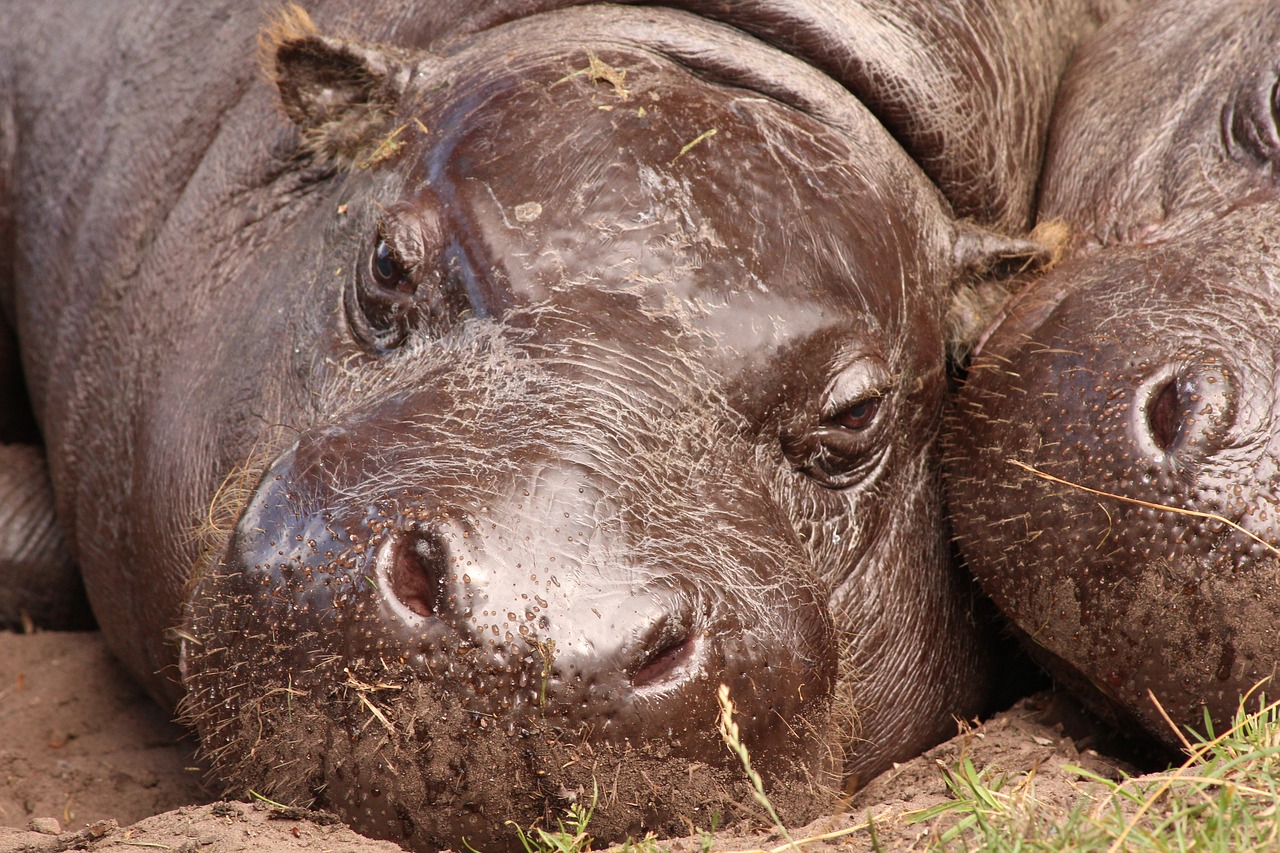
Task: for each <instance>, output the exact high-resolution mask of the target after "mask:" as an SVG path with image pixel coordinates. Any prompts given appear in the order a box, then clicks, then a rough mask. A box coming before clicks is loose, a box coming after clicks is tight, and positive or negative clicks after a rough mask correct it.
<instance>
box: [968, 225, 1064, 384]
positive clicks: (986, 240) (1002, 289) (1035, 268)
mask: <svg viewBox="0 0 1280 853" xmlns="http://www.w3.org/2000/svg"><path fill="white" fill-rule="evenodd" d="M1068 236H1069V232H1068V229H1067V226H1066V225H1065V224H1063V223H1061V222H1048V223H1042V224H1041V225H1038V226H1036V229H1035V230H1034V231H1032V232H1031V233H1030V234H1029V235H1028V236H1026V237H1009V236H1007V235H1004V234H1000V233H998V232H995V231H990V230H988V229H986V228H983V227H982V226H980V225H975V224H973V223H970V222H961V223H958V224H957V225H956V235H955V243H954V245H953V247H952V262H953V265H954V269H955V274H954V282H955V284H954V286H953V287H952V290H951V295H950V298H949V300H948V302H947V332H946V334H947V351H948V352H949V353H950V356H951V359H952V361H953V363H955V364H963V363H964V361H965V360H966V358H967V357H968V355H969V353H970V351H971V350H972V349H973V347H974V345H975V344H976V343H977V342H978V339H979V338H980V337H981V336H982V334H983V332H985V331H986V330H987V328H988V327H989V326H990V325H991V324H992V323H993V322H994V321H996V319H997V318H998V317H999V315H1000V309H1001V308H1002V306H1003V305H1004V303H1005V301H1006V300H1007V299H1008V298H1009V297H1010V296H1012V295H1013V294H1014V293H1015V292H1016V291H1018V290H1019V289H1021V287H1022V286H1023V285H1024V284H1026V283H1027V282H1028V281H1029V280H1030V279H1031V278H1032V277H1034V276H1036V275H1039V274H1040V273H1043V272H1045V271H1046V270H1048V269H1050V268H1052V267H1053V266H1054V265H1055V264H1057V263H1058V261H1059V260H1061V258H1062V254H1063V252H1064V251H1065V249H1066V245H1067V239H1068Z"/></svg>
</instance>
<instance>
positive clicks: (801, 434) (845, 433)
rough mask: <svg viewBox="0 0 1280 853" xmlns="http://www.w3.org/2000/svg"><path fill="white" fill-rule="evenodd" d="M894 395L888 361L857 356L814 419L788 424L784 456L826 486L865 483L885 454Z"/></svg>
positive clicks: (828, 392)
mask: <svg viewBox="0 0 1280 853" xmlns="http://www.w3.org/2000/svg"><path fill="white" fill-rule="evenodd" d="M892 393H893V381H892V379H891V377H890V374H889V370H888V367H887V365H885V363H884V362H882V361H881V360H880V359H878V358H875V357H871V356H867V357H863V358H860V359H858V360H857V361H855V362H854V363H853V364H851V365H849V366H848V367H846V368H845V369H844V370H842V371H840V372H839V373H838V374H837V375H836V376H835V378H834V379H832V381H831V384H830V385H829V386H828V387H827V390H826V392H825V394H824V395H823V396H824V398H825V399H824V401H823V403H822V405H821V407H820V410H819V412H818V413H817V417H816V418H815V417H814V415H813V414H812V413H811V414H809V415H808V418H804V417H797V418H796V420H795V421H793V422H792V423H791V424H790V425H789V426H788V427H787V428H784V430H783V432H782V436H781V438H782V451H783V454H784V455H785V456H786V457H787V459H788V460H789V461H790V462H791V465H792V467H793V468H795V469H796V470H797V471H800V472H801V473H803V474H806V475H808V476H809V477H810V478H812V479H813V480H814V481H815V482H817V483H818V485H821V486H824V487H826V488H829V489H844V488H848V487H850V486H853V485H856V484H857V483H859V482H862V481H863V480H865V479H866V477H867V476H869V475H870V473H871V472H872V471H874V470H875V468H876V465H877V462H878V461H879V460H880V459H881V458H882V457H883V455H884V451H885V449H886V446H887V445H886V440H885V439H886V436H887V435H888V431H887V430H886V429H885V428H884V425H885V422H886V421H888V420H889V418H888V417H886V415H887V414H888V412H889V411H890V410H891V408H892V406H891V403H892V400H893V397H892Z"/></svg>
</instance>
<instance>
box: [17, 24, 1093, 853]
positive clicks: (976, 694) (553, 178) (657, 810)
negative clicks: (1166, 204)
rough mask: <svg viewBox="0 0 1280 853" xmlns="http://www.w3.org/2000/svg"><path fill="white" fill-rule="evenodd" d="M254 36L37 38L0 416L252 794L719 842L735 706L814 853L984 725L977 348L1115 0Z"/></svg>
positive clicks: (602, 833) (166, 698)
mask: <svg viewBox="0 0 1280 853" xmlns="http://www.w3.org/2000/svg"><path fill="white" fill-rule="evenodd" d="M242 5H243V4H232V3H209V2H205V3H200V4H189V5H182V4H172V3H157V2H151V0H136V2H133V3H132V4H131V5H129V6H128V8H127V9H123V8H122V7H121V6H120V5H118V4H116V5H112V6H110V7H102V6H100V5H99V4H94V3H82V4H57V5H49V4H35V3H33V4H26V3H17V4H9V5H8V6H6V8H5V12H4V15H5V27H3V28H0V29H3V31H4V36H3V37H0V38H3V39H4V42H3V44H0V56H3V57H4V60H3V63H4V67H3V69H0V81H2V82H3V89H0V139H4V140H7V143H6V145H5V147H4V149H3V152H4V156H3V161H2V162H0V175H3V176H4V177H3V183H2V184H0V188H2V189H3V192H2V193H0V214H2V219H3V222H4V227H3V233H0V246H3V247H4V254H3V256H2V257H0V271H2V272H0V296H2V297H3V299H2V302H3V305H4V311H5V314H4V316H5V319H6V323H7V324H8V327H9V328H10V329H11V330H12V332H13V334H14V339H15V340H16V342H17V347H18V351H19V352H20V354H21V363H22V368H23V374H22V388H20V389H16V390H13V389H15V386H16V383H11V384H10V386H9V389H7V390H6V393H7V394H9V395H10V398H12V399H17V398H18V396H20V395H21V396H23V398H24V399H29V403H30V407H31V410H32V412H33V415H34V421H35V422H36V423H37V424H38V426H39V430H40V437H41V439H42V442H43V449H44V453H45V454H46V455H47V459H48V470H49V479H50V482H51V484H52V492H51V494H52V495H53V502H54V504H55V505H56V512H57V517H58V523H59V527H60V529H61V531H62V532H63V534H64V536H65V541H66V543H67V547H68V548H69V550H70V553H71V554H72V555H74V558H75V561H76V562H77V563H78V565H79V567H80V569H81V572H82V574H83V580H84V584H85V588H86V590H87V594H88V597H89V599H90V601H91V603H92V607H93V611H94V613H95V615H96V618H97V622H98V624H99V625H100V627H101V629H102V631H103V632H104V634H105V636H106V638H107V640H108V642H109V643H110V645H111V647H112V649H113V650H114V651H115V653H116V654H117V655H118V656H119V658H120V659H121V661H122V662H123V663H124V665H125V666H126V668H127V669H128V670H129V671H130V672H131V673H132V674H133V675H134V676H135V677H136V678H137V679H138V680H139V682H140V683H141V684H143V685H144V686H145V687H146V688H147V689H148V690H149V691H150V692H151V693H152V694H154V695H155V696H156V698H157V699H159V700H160V701H161V702H164V703H167V704H169V705H171V706H177V707H178V708H179V711H180V713H181V715H182V717H183V718H184V719H185V720H187V721H188V722H190V724H191V725H192V726H194V727H195V729H196V730H197V731H198V733H199V736H200V742H201V748H202V751H203V753H204V755H205V756H206V757H207V758H208V760H209V762H210V763H211V765H212V768H213V770H214V772H215V773H216V774H218V775H219V776H220V777H221V778H222V779H223V780H224V781H225V782H226V783H227V785H228V787H229V789H230V790H232V791H239V792H243V791H245V790H246V789H249V790H253V791H254V792H257V793H259V794H261V795H263V796H268V797H271V798H273V799H276V800H281V801H287V802H296V803H316V804H319V805H322V806H324V807H326V808H329V809H332V810H335V811H337V812H338V813H339V814H340V815H342V816H343V817H344V818H345V819H346V820H348V821H349V822H351V823H352V824H353V826H355V827H356V828H357V829H359V830H361V831H363V832H366V833H368V834H372V835H377V836H381V837H386V838H392V839H395V840H397V841H400V842H401V843H403V844H405V845H406V846H409V847H413V848H416V849H431V848H435V847H438V846H442V845H458V844H461V843H462V841H463V840H465V841H466V842H467V843H469V844H472V845H478V846H481V847H484V848H486V849H495V848H497V847H501V846H503V845H507V846H510V845H511V844H512V843H513V840H514V836H513V834H512V833H511V831H510V829H509V828H508V827H507V826H505V824H506V823H507V822H514V823H516V824H518V825H522V826H527V825H529V824H530V823H532V822H534V821H537V820H544V819H546V820H551V819H554V818H555V816H556V815H557V814H558V813H559V811H560V809H562V808H563V807H564V806H565V805H566V804H568V803H571V802H574V801H577V802H583V803H586V802H590V801H594V802H595V803H596V809H595V817H594V819H593V822H592V832H593V834H594V835H595V836H596V837H597V838H602V839H610V838H614V839H616V838H623V837H625V836H627V835H628V834H638V833H642V832H646V831H659V832H671V831H687V828H688V826H689V825H690V824H694V825H704V826H705V825H707V824H708V823H710V822H711V821H712V820H713V817H712V815H713V814H716V813H718V814H720V815H721V816H724V815H726V814H728V813H730V812H731V810H732V808H733V804H734V803H735V802H737V801H738V800H739V799H742V798H745V796H746V793H747V787H746V782H745V776H744V773H743V768H742V767H740V766H739V765H738V758H737V757H735V755H734V754H733V753H731V752H730V751H729V750H727V749H726V748H725V745H724V744H723V743H721V735H720V733H718V732H717V719H719V718H720V717H721V714H722V713H723V706H722V705H721V704H720V701H719V694H720V692H721V688H723V690H724V692H726V693H727V694H728V696H729V697H730V699H731V701H732V703H733V706H734V708H735V709H736V711H735V716H734V719H735V721H736V722H737V724H738V726H739V729H738V730H739V731H740V733H741V734H740V737H741V743H742V745H743V746H744V747H745V748H746V749H747V750H748V751H749V754H750V756H751V759H752V764H753V766H754V768H755V769H756V770H758V771H759V772H760V773H762V774H763V776H764V778H765V779H766V780H767V783H768V786H769V788H768V790H769V793H770V797H771V799H772V801H773V803H774V804H775V806H777V807H778V809H779V810H780V812H781V814H782V816H783V817H784V819H786V820H789V821H798V820H803V819H805V818H807V817H809V816H812V815H814V814H816V813H817V812H818V811H819V810H821V809H823V808H827V807H829V806H830V805H831V804H832V803H834V802H835V798H836V796H837V795H838V793H839V791H840V790H841V788H849V787H855V786H856V785H858V784H861V783H863V782H865V781H866V780H867V779H869V778H870V777H871V776H872V775H874V774H875V773H877V772H879V771H880V770H882V769H885V768H887V767H889V766H890V765H891V763H892V762H894V761H897V760H900V759H903V758H905V757H907V756H909V755H912V754H914V753H916V752H918V751H920V750H921V749H923V748H925V747H927V746H928V745H930V744H932V743H934V742H936V741H938V740H939V739H941V738H943V737H945V736H946V735H947V734H949V733H950V732H952V731H954V726H955V723H954V719H955V718H956V717H965V716H969V715H972V714H974V713H977V712H978V711H980V710H981V708H982V706H983V702H984V697H985V695H986V692H987V686H988V684H989V682H990V679H991V658H990V654H989V653H988V651H987V649H986V647H985V644H984V639H983V633H982V628H981V626H980V625H979V624H978V622H979V620H978V619H977V618H976V617H975V615H974V612H973V604H972V602H973V595H974V594H973V590H972V588H971V583H970V582H969V581H968V580H966V579H965V578H964V577H962V576H961V575H960V574H959V573H957V572H956V571H955V569H954V567H953V566H952V565H951V563H950V560H949V552H948V546H947V542H946V537H945V535H944V533H943V525H942V522H941V520H940V511H941V485H940V473H939V468H940V466H939V461H938V456H937V450H936V442H935V440H934V439H935V437H936V435H937V432H938V429H939V427H940V420H941V410H942V401H943V395H944V390H945V388H946V383H947V375H946V369H945V367H946V365H945V355H944V353H945V345H946V340H945V339H946V337H947V336H946V334H945V332H944V318H945V317H946V315H947V312H948V310H949V307H950V306H951V304H952V303H953V301H954V299H955V298H956V294H957V293H958V292H959V289H960V288H961V286H962V285H964V284H965V283H967V282H969V281H970V280H971V278H972V277H973V276H974V275H976V274H979V273H981V272H982V271H983V270H986V269H989V268H991V266H992V265H993V264H997V263H999V262H1001V261H1002V260H1004V259H1007V258H1008V257H1010V256H1019V255H1022V256H1035V255H1036V253H1037V252H1039V251H1040V249H1039V248H1038V247H1037V246H1036V245H1035V244H1034V243H1033V242H1030V241H1027V240H1024V239H1021V238H1019V237H1017V236H1016V232H1017V231H1019V230H1020V229H1021V228H1022V227H1024V226H1025V224H1026V220H1027V219H1028V218H1029V211H1030V198H1031V193H1032V191H1033V189H1034V175H1035V173H1036V171H1037V170H1038V164H1039V159H1038V158H1039V153H1038V152H1039V151H1040V150H1041V136H1042V134H1043V128H1044V125H1045V123H1046V122H1047V115H1048V111H1049V104H1050V102H1051V101H1052V98H1053V92H1054V90H1055V88H1056V83H1057V75H1058V73H1059V69H1061V68H1062V67H1063V66H1064V65H1065V61H1066V56H1067V55H1068V53H1069V51H1070V49H1071V47H1072V45H1073V44H1074V43H1075V40H1076V39H1077V38H1078V37H1079V36H1080V35H1081V34H1083V33H1085V32H1087V31H1089V30H1090V29H1092V28H1093V26H1094V25H1095V24H1096V23H1097V21H1098V20H1099V19H1100V18H1101V17H1102V16H1103V15H1104V13H1105V9H1103V8H1102V6H1101V5H1095V4H1090V3H1084V2H1067V0H1063V2H1061V3H1055V4H1042V6H1041V7H1040V8H1039V9H1036V10H1031V9H1023V8H1022V4H1020V3H1012V2H1008V3H1002V2H992V3H989V4H968V3H966V4H946V3H939V4H936V5H934V6H932V7H930V8H929V9H921V8H918V7H917V4H914V3H903V4H900V7H895V6H894V4H889V3H883V4H881V3H865V4H858V3H851V4H848V5H847V6H842V7H841V9H840V10H839V13H838V14H836V12H835V11H833V9H832V8H831V7H829V5H828V4H823V3H789V2H775V3H764V2H759V3H757V2H752V3H744V4H738V5H737V6H735V7H723V4H719V3H710V2H708V3H700V2H689V3H686V4H677V5H680V6H682V7H685V8H679V9H677V8H665V7H664V8H649V7H634V8H633V7H627V6H618V5H590V4H588V5H576V4H571V3H565V2H541V3H539V2H496V3H484V4H476V3H439V2H434V0H433V2H420V3H404V2H398V3H390V2H381V3H359V4H356V3H345V2H338V0H334V2H329V3H317V4H315V5H314V6H313V7H312V8H311V9H310V12H309V13H308V12H304V11H303V10H301V9H298V8H296V7H290V8H289V9H286V10H285V11H283V12H282V13H280V14H279V15H278V16H277V17H276V18H274V19H272V20H271V21H270V22H268V23H266V24H265V25H264V22H263V20H262V19H261V18H260V16H259V13H257V12H255V11H252V10H249V11H246V10H245V9H242V8H241V6H242ZM562 7H563V8H562ZM258 33H260V38H258V47H257V48H255V47H254V46H253V45H254V41H255V34H258ZM890 36H892V38H891V37H890ZM255 50H256V51H257V60H256V61H255V58H254V54H255ZM1013 102H1016V103H1018V104H1019V110H1018V111H1016V112H1014V111H1011V110H1009V109H1008V105H1009V104H1010V103H1013ZM872 108H874V109H875V110H876V111H877V112H873V109H872ZM891 129H894V132H893V133H891V132H890V130H891ZM930 152H932V153H930ZM922 163H923V164H924V165H925V166H927V167H928V168H929V169H930V171H929V172H926V171H925V170H924V169H923V168H922V165H921V164H922ZM1007 232H1015V233H1014V236H1006V234H1007ZM823 792H826V793H825V794H824V793H823Z"/></svg>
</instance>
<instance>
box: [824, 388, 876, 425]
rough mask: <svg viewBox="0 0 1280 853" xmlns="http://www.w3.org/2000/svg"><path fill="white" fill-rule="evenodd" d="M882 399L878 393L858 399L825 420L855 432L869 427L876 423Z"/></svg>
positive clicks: (828, 423)
mask: <svg viewBox="0 0 1280 853" xmlns="http://www.w3.org/2000/svg"><path fill="white" fill-rule="evenodd" d="M882 399H883V398H882V397H880V396H878V395H877V396H874V397H866V398H863V399H861V400H856V401H854V402H853V403H851V404H849V405H848V406H846V407H845V408H844V409H842V410H840V411H839V412H837V413H835V414H834V415H831V416H830V417H827V418H824V419H823V422H824V423H825V424H827V425H829V426H834V427H840V428H841V429H848V430H853V431H855V432H858V431H861V430H864V429H867V428H869V427H870V426H871V425H872V424H873V423H875V420H876V415H877V414H879V412H880V401H881V400H882Z"/></svg>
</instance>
